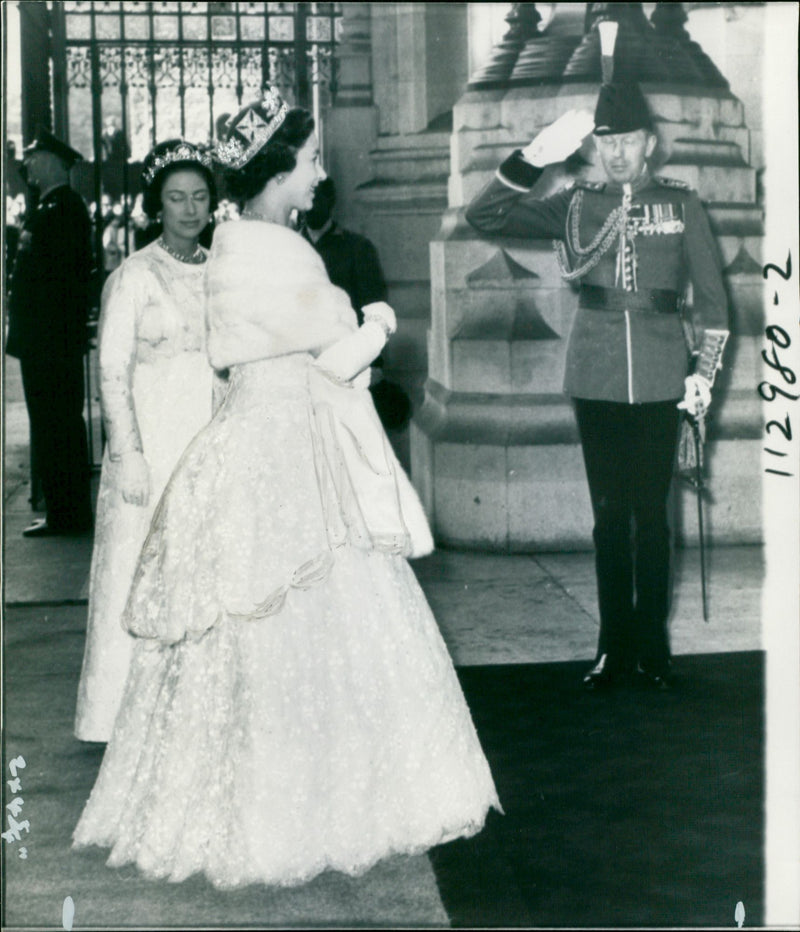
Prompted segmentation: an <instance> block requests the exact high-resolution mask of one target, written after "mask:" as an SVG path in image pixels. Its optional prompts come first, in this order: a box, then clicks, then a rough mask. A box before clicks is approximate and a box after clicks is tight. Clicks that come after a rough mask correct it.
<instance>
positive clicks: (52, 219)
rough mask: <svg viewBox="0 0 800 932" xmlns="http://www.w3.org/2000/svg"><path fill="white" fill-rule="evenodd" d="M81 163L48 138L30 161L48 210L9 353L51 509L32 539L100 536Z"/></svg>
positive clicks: (23, 276) (22, 262)
mask: <svg viewBox="0 0 800 932" xmlns="http://www.w3.org/2000/svg"><path fill="white" fill-rule="evenodd" d="M81 158H82V156H81V155H80V153H79V152H76V151H75V150H74V149H71V148H70V147H69V146H67V145H65V144H64V143H63V142H61V141H60V140H59V139H57V138H56V137H55V136H53V134H52V133H49V132H48V131H47V130H44V129H39V130H38V131H37V134H36V139H35V141H34V142H33V143H32V144H31V145H30V146H28V147H27V148H26V149H25V151H24V153H23V163H24V173H25V176H26V181H27V183H28V184H29V185H30V186H31V187H32V188H35V189H37V190H38V193H39V200H38V203H37V205H36V207H35V208H34V209H33V210H32V211H30V212H29V214H28V216H27V217H26V219H25V225H24V228H23V230H22V234H21V236H20V241H19V246H18V250H17V256H16V262H15V264H14V272H13V277H12V279H11V294H10V297H9V329H8V341H7V344H6V352H7V353H8V354H9V355H11V356H16V357H17V358H18V359H19V360H20V367H21V370H22V384H23V388H24V390H25V403H26V405H27V408H28V417H29V420H30V426H31V446H32V449H33V459H34V461H35V463H36V467H37V470H38V472H39V475H40V477H41V481H42V491H43V492H44V497H45V501H46V504H47V518H46V520H39V521H36V522H34V523H33V524H32V525H31V526H30V527H29V528H27V529H26V530H25V531H23V534H24V535H25V536H27V537H42V536H46V535H51V534H73V533H83V532H85V531H88V530H90V529H91V526H92V506H91V495H90V481H91V476H90V468H89V455H88V447H87V442H86V427H85V424H84V421H83V403H84V381H83V355H84V352H85V350H86V339H87V333H86V322H87V316H88V307H89V282H90V277H91V273H92V266H93V262H92V250H91V227H90V223H89V215H88V212H87V210H86V205H85V204H84V202H83V200H82V199H81V197H80V195H79V194H77V193H76V192H75V191H73V190H72V188H71V187H70V185H69V171H70V168H71V167H72V166H73V165H74V164H75V162H77V161H78V160H79V159H81Z"/></svg>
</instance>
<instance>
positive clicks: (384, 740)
mask: <svg viewBox="0 0 800 932" xmlns="http://www.w3.org/2000/svg"><path fill="white" fill-rule="evenodd" d="M229 125H230V129H229V132H228V138H227V141H226V142H225V143H223V144H221V145H220V146H219V147H218V153H217V157H218V158H219V160H220V161H221V162H222V163H223V164H224V165H225V166H226V181H227V183H228V186H229V188H230V193H231V195H232V196H233V197H235V198H236V199H237V200H239V202H240V203H241V204H242V205H243V211H242V219H241V220H240V221H238V222H230V223H225V224H222V225H221V226H220V227H219V228H218V229H217V230H216V233H215V237H214V243H213V245H212V249H211V255H210V258H209V263H208V275H207V288H208V301H209V305H208V327H209V336H208V349H209V355H210V359H211V362H212V365H213V366H214V367H215V368H228V367H230V383H229V389H228V393H227V395H226V398H225V401H224V403H223V405H222V407H221V408H220V410H219V411H218V412H217V414H216V415H215V417H214V419H213V420H212V421H211V423H210V424H209V425H208V427H206V428H205V429H204V430H203V431H202V432H201V433H200V434H199V435H198V436H197V438H196V439H195V440H194V442H193V443H192V444H191V445H190V446H189V448H188V450H187V451H186V453H185V454H184V456H183V457H182V459H181V462H180V464H179V466H178V467H177V469H176V470H175V473H174V474H173V477H172V479H171V480H170V482H169V485H168V486H167V489H166V491H165V493H164V496H163V497H162V499H161V502H160V504H159V507H158V509H157V512H156V514H155V516H154V519H153V525H152V528H151V531H150V534H149V536H148V539H147V541H146V543H145V546H144V548H143V551H142V555H141V558H140V561H139V565H138V568H137V572H136V577H135V580H134V583H133V587H132V590H131V596H130V599H129V602H128V605H127V609H126V613H125V623H126V625H127V627H128V629H129V630H130V631H131V632H132V633H133V634H134V635H135V636H136V637H137V645H136V648H135V651H134V656H133V661H132V664H131V673H130V676H129V678H128V682H127V686H126V690H125V696H124V699H123V702H122V706H121V708H120V713H119V716H118V718H117V722H116V725H115V728H114V733H113V736H112V738H111V741H110V743H109V745H108V747H107V749H106V753H105V757H104V760H103V764H102V767H101V770H100V773H99V776H98V778H97V782H96V784H95V787H94V789H93V791H92V795H91V797H90V799H89V801H88V803H87V804H86V807H85V809H84V812H83V815H82V817H81V819H80V822H79V824H78V826H77V828H76V830H75V834H74V844H75V846H76V847H81V846H85V845H91V844H96V845H102V846H106V847H109V848H110V849H111V853H110V856H109V860H108V863H109V865H110V866H117V865H122V864H127V863H135V864H136V865H137V866H138V867H139V869H140V870H141V871H143V872H144V873H145V874H146V875H147V876H150V877H153V878H167V879H169V880H171V881H180V880H183V879H184V878H186V877H188V876H190V875H191V874H193V873H195V872H202V873H204V874H205V876H206V877H207V878H208V879H209V880H210V881H211V882H212V883H213V884H215V885H217V886H219V887H236V886H241V885H244V884H248V883H254V882H260V883H265V884H279V885H290V884H298V883H302V882H305V881H307V880H310V879H311V878H312V877H314V876H315V875H316V874H318V873H320V872H321V871H323V870H326V869H335V870H339V871H344V872H346V873H349V874H359V873H362V872H364V871H365V870H367V869H368V868H369V867H371V866H372V865H373V864H375V863H376V862H377V861H378V860H380V859H381V858H384V857H387V856H389V855H392V854H396V853H419V852H422V851H425V850H426V849H428V848H430V847H431V846H433V845H436V844H440V843H442V842H445V841H449V840H450V839H453V838H456V837H460V836H468V835H471V834H473V833H475V832H477V831H479V830H480V829H481V827H482V826H483V824H484V820H485V818H486V814H487V812H488V810H489V809H490V808H491V807H494V808H496V809H498V810H499V809H500V803H499V800H498V797H497V793H496V790H495V787H494V783H493V780H492V776H491V773H490V770H489V766H488V763H487V761H486V758H485V756H484V754H483V751H482V749H481V747H480V743H479V741H478V737H477V734H476V732H475V729H474V726H473V723H472V720H471V717H470V714H469V709H468V708H467V705H466V703H465V701H464V697H463V694H462V692H461V688H460V686H459V683H458V680H457V678H456V674H455V671H454V669H453V665H452V662H451V660H450V657H449V655H448V653H447V649H446V647H445V645H444V642H443V640H442V638H441V635H440V633H439V630H438V628H437V626H436V622H435V620H434V618H433V616H432V614H431V611H430V608H429V606H428V604H427V602H426V600H425V597H424V595H423V593H422V591H421V589H420V587H419V585H418V583H417V581H416V578H415V576H414V574H413V572H412V570H411V568H410V566H409V565H408V562H407V560H406V557H409V556H416V555H420V554H424V553H427V552H430V550H431V549H432V546H433V542H432V539H431V536H430V531H429V529H428V526H427V523H426V520H425V516H424V513H423V511H422V508H421V505H420V503H419V500H418V499H417V498H416V496H415V494H414V491H413V489H412V487H411V485H410V483H409V481H408V478H407V477H406V476H405V474H404V473H403V471H402V468H401V467H400V465H399V464H398V462H397V460H396V458H395V457H394V454H393V453H392V451H391V447H390V446H389V444H388V441H387V440H386V436H385V434H384V433H383V430H382V428H381V425H380V421H379V420H378V417H377V414H376V412H375V409H374V406H373V405H372V401H371V398H370V394H369V391H368V390H367V387H368V383H369V364H370V362H371V361H372V360H373V359H374V358H375V357H376V356H377V354H378V353H379V352H380V351H381V349H382V348H383V346H384V344H385V342H386V339H387V337H388V336H389V335H390V334H391V333H392V332H393V331H394V329H395V318H394V313H393V312H392V309H391V308H390V307H389V306H388V305H386V304H384V303H378V304H375V305H370V306H368V307H367V308H366V309H365V321H364V323H363V325H362V326H361V327H360V328H359V327H358V325H357V321H356V315H355V312H354V310H353V308H352V307H351V306H350V303H349V300H348V299H347V296H346V294H345V293H344V292H343V291H341V290H340V289H338V288H336V287H334V286H333V285H331V283H330V280H329V279H328V277H327V274H326V272H325V266H324V264H323V262H322V259H321V258H320V257H319V256H318V255H317V253H316V252H315V250H314V248H313V247H312V246H311V245H310V244H309V243H308V242H306V241H305V240H304V239H303V238H302V236H300V235H299V234H298V233H296V232H295V231H294V230H292V229H291V227H290V226H289V222H290V217H291V215H292V212H293V211H294V210H306V209H308V208H309V207H310V206H311V203H312V199H313V193H314V188H315V186H316V184H317V183H318V182H319V181H320V180H321V179H322V178H324V177H325V173H324V172H323V170H322V168H321V167H320V165H319V152H318V145H317V140H316V136H315V135H314V132H313V128H314V124H313V119H312V118H311V116H310V114H308V113H307V111H304V110H299V109H289V108H288V107H287V106H286V105H285V104H284V103H283V102H282V101H281V100H280V98H279V97H278V95H277V93H276V92H275V91H273V90H267V91H266V92H265V94H264V96H263V99H262V100H261V101H260V102H258V103H254V104H251V105H250V106H248V107H245V108H244V109H243V110H242V111H241V112H240V113H239V114H237V115H236V116H235V117H234V118H233V119H232V120H231V122H230V124H229Z"/></svg>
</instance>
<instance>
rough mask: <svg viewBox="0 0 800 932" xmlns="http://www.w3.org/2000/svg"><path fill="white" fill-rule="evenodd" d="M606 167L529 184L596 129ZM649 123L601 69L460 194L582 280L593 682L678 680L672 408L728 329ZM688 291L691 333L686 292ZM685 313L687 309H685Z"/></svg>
mask: <svg viewBox="0 0 800 932" xmlns="http://www.w3.org/2000/svg"><path fill="white" fill-rule="evenodd" d="M592 130H593V133H594V143H595V146H596V148H597V153H598V155H599V159H600V162H601V163H602V166H603V168H604V170H605V173H606V175H607V179H608V180H607V181H606V182H605V183H589V182H582V181H578V182H577V183H575V185H574V186H573V187H571V188H569V189H566V190H562V191H560V192H558V193H556V194H554V195H552V196H549V197H543V198H538V197H536V195H535V193H532V192H531V189H532V188H533V186H534V185H535V183H536V182H537V180H538V179H539V177H540V176H541V175H542V173H543V171H544V168H545V166H547V165H549V164H553V163H557V162H561V161H563V160H564V159H566V158H567V156H569V155H570V154H571V153H572V152H574V151H575V150H576V149H577V148H578V147H579V146H580V145H581V144H582V141H583V139H584V138H585V136H587V135H588V133H589V132H590V131H592ZM655 146H656V136H655V134H654V132H653V124H652V120H651V116H650V112H649V110H648V106H647V102H646V100H645V98H644V96H643V94H642V92H641V90H640V89H639V87H638V85H637V84H633V83H627V84H625V83H614V82H609V83H606V84H603V86H602V87H601V91H600V96H599V99H598V103H597V107H596V111H595V114H594V120H592V116H591V114H590V113H585V112H583V113H578V112H574V111H570V112H569V113H567V114H565V115H564V116H563V117H561V118H560V119H559V120H557V121H556V123H554V124H553V125H551V126H549V127H547V128H546V129H544V130H543V131H542V132H541V133H540V134H539V135H538V136H537V137H536V138H535V139H534V140H533V142H531V143H530V144H529V145H528V146H527V147H526V148H525V149H523V150H517V151H515V152H514V153H513V154H512V155H511V156H510V157H509V158H507V159H506V160H505V161H504V162H503V163H502V165H501V166H500V168H499V170H498V171H497V173H496V176H495V178H494V179H493V180H492V181H491V182H490V183H489V185H488V186H487V187H486V188H485V189H484V190H483V191H482V192H481V193H480V194H479V195H478V196H477V197H476V198H475V200H474V201H473V202H472V203H471V204H470V205H469V207H468V209H467V213H466V216H467V220H468V221H469V222H470V223H471V224H472V225H473V226H475V227H476V228H477V229H478V230H480V231H481V232H482V233H485V234H489V235H496V236H515V237H526V238H534V239H538V238H551V239H553V240H555V241H556V242H555V246H556V252H557V255H558V259H559V263H560V266H561V270H562V274H563V277H564V278H565V279H566V280H567V281H579V282H580V293H579V302H578V304H579V306H578V310H577V314H576V317H575V320H574V323H573V327H572V331H571V333H570V336H569V341H568V345H567V352H566V371H565V378H564V391H565V392H566V393H567V394H568V395H570V396H571V398H572V400H573V404H574V410H575V415H576V420H577V424H578V431H579V435H580V440H581V446H582V449H583V456H584V462H585V466H586V473H587V479H588V483H589V491H590V497H591V502H592V509H593V514H594V532H593V537H594V542H595V555H596V556H595V559H596V574H597V588H598V601H599V607H600V635H599V643H598V649H597V656H596V658H595V663H594V666H593V667H592V669H591V670H589V671H588V672H587V673H586V675H585V676H584V678H583V682H584V685H585V686H586V688H587V689H590V690H596V689H600V688H605V687H608V686H612V685H614V684H616V683H618V682H619V681H620V680H621V679H624V678H627V677H628V675H629V674H631V673H633V672H636V673H637V674H638V676H639V678H640V679H641V680H642V682H644V683H646V684H648V685H652V686H653V687H655V688H658V689H668V688H669V687H670V685H671V683H672V673H671V662H670V649H669V638H668V632H667V615H668V610H669V570H670V540H669V525H668V517H667V498H668V494H669V489H670V484H671V479H672V473H673V464H674V459H675V451H676V444H677V437H678V426H679V423H678V422H679V417H680V411H679V409H683V410H685V411H686V412H688V414H689V415H691V416H695V417H702V415H703V414H704V412H705V409H706V407H707V406H708V404H709V403H710V401H711V388H712V386H713V383H714V377H715V374H716V371H717V369H718V368H719V367H720V360H721V356H722V351H723V349H724V346H725V342H726V339H727V336H728V329H727V328H728V323H727V299H726V294H725V290H724V288H723V283H722V276H721V272H720V265H719V259H718V256H717V250H716V244H715V241H714V238H713V236H712V234H711V231H710V228H709V225H708V220H707V218H706V216H705V213H704V211H703V208H702V205H701V203H700V200H699V198H698V197H697V194H696V193H695V192H693V191H691V190H690V189H689V188H688V187H686V186H685V185H683V184H682V183H680V182H676V181H672V180H669V179H666V178H658V177H654V176H653V175H651V173H650V170H649V168H648V159H649V158H650V156H651V155H652V154H653V151H654V149H655ZM689 283H690V284H691V286H692V293H693V318H694V320H693V328H694V333H695V338H694V343H693V345H692V346H688V344H687V336H686V328H685V327H684V323H685V321H684V319H683V313H682V310H683V309H682V305H683V301H682V296H683V294H684V291H685V288H686V286H687V284H689ZM687 323H688V322H687Z"/></svg>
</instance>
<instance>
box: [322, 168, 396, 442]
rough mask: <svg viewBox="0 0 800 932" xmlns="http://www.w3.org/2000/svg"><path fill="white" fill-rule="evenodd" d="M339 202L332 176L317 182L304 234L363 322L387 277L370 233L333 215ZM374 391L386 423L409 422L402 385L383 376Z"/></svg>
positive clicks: (379, 364) (379, 365) (383, 294)
mask: <svg viewBox="0 0 800 932" xmlns="http://www.w3.org/2000/svg"><path fill="white" fill-rule="evenodd" d="M335 204H336V187H335V185H334V183H333V179H332V178H330V177H328V178H325V179H324V180H323V181H321V182H320V183H319V184H318V185H317V188H316V191H315V192H314V204H313V206H312V208H311V210H309V211H308V212H307V213H306V215H305V225H304V227H303V235H304V236H305V237H306V239H308V241H309V242H310V243H311V244H312V245H313V246H314V248H315V249H316V250H317V252H318V253H319V254H320V255H321V256H322V261H323V262H324V263H325V268H326V269H327V270H328V277H329V278H330V280H331V281H332V282H333V284H334V285H338V287H339V288H342V289H344V291H346V292H347V294H348V295H349V296H350V302H351V304H352V305H353V308H354V309H355V312H356V316H357V317H358V323H359V325H360V324H361V323H363V320H364V315H363V314H362V312H361V308H362V307H365V306H366V305H367V304H372V302H373V301H386V299H387V294H388V292H387V288H386V281H385V279H384V277H383V270H382V269H381V263H380V259H379V258H378V251H377V249H376V248H375V246H374V245H373V244H372V243H371V242H370V241H369V240H368V239H367V237H366V236H361V235H360V234H359V233H353V232H352V231H351V230H345V229H343V228H342V227H340V226H339V225H338V224H337V223H336V221H335V220H334V219H333V208H334V205H335ZM373 366H374V367H375V368H376V369H378V370H382V369H383V359H382V357H380V356H379V357H378V358H377V359H376V360H375V362H374V363H373ZM370 391H371V392H372V400H373V401H374V403H375V409H376V411H377V412H378V416H379V417H380V419H381V422H382V424H383V426H384V427H386V428H391V429H394V430H399V429H401V428H403V427H404V426H405V425H406V424H407V423H408V420H409V418H410V417H411V401H410V399H409V397H408V395H406V393H405V392H404V391H403V389H402V388H400V387H399V386H398V385H395V384H394V383H393V382H389V381H388V380H386V379H381V380H380V381H378V382H376V383H373V384H372V385H371V386H370Z"/></svg>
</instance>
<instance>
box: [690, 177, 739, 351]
mask: <svg viewBox="0 0 800 932" xmlns="http://www.w3.org/2000/svg"><path fill="white" fill-rule="evenodd" d="M683 247H684V254H685V261H686V267H687V269H688V271H689V280H690V281H691V283H692V303H693V315H692V316H693V318H694V324H695V327H696V329H697V330H699V331H703V330H708V329H711V330H727V329H729V323H728V298H727V295H726V293H725V286H724V285H723V282H722V268H721V263H720V259H719V252H718V250H717V243H716V240H715V239H714V235H713V234H712V232H711V227H710V226H709V224H708V217H707V216H706V212H705V210H704V208H703V205H702V204H701V203H700V198H699V197H698V196H697V194H696V193H695V192H694V191H692V192H691V193H690V194H689V197H688V198H687V200H686V202H685V205H684V236H683ZM701 336H702V332H699V333H696V337H697V338H698V339H699V338H700V337H701Z"/></svg>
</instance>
